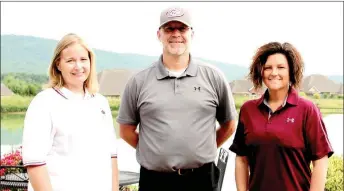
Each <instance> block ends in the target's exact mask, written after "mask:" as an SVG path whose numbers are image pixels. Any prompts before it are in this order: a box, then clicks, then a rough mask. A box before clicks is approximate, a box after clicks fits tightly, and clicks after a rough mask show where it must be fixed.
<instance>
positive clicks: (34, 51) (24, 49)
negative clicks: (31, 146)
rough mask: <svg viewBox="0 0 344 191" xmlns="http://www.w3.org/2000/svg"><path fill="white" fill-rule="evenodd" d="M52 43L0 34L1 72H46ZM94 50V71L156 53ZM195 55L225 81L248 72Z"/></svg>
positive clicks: (134, 66) (144, 62) (143, 63)
mask: <svg viewBox="0 0 344 191" xmlns="http://www.w3.org/2000/svg"><path fill="white" fill-rule="evenodd" d="M56 45H57V41H56V40H52V39H46V38H40V37H34V36H23V35H1V74H5V73H10V72H15V73H31V74H47V71H48V66H49V63H50V61H51V58H52V55H53V52H54V49H55V46H56ZM94 52H95V54H96V63H97V72H101V71H102V70H104V69H129V70H142V69H144V68H146V67H148V66H150V65H151V64H152V63H153V62H155V61H156V60H157V59H158V56H147V55H140V54H129V53H125V54H124V53H116V52H110V51H104V50H100V49H94ZM197 59H200V60H203V61H205V62H208V63H210V64H213V65H214V66H216V67H217V68H219V69H220V70H221V71H223V73H224V74H225V76H226V77H227V79H228V80H229V81H232V80H236V79H243V78H244V77H245V76H246V75H247V74H248V69H247V68H246V67H243V66H239V65H235V64H229V63H225V62H218V61H213V60H209V59H203V58H197ZM330 79H333V80H335V81H337V82H338V81H339V82H343V77H342V76H336V77H333V78H331V77H330ZM340 80H341V81H340Z"/></svg>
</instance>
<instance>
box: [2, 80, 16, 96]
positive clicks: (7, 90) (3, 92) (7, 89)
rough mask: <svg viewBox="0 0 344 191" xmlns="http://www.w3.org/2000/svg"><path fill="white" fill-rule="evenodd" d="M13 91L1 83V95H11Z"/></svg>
mask: <svg viewBox="0 0 344 191" xmlns="http://www.w3.org/2000/svg"><path fill="white" fill-rule="evenodd" d="M12 95H14V93H13V92H12V91H11V90H10V89H9V88H8V87H7V86H6V85H5V84H3V83H1V96H12Z"/></svg>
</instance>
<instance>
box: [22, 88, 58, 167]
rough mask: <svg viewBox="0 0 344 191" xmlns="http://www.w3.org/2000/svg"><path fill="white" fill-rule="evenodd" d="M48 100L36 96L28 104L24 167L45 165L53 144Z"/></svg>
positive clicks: (24, 135) (40, 95)
mask: <svg viewBox="0 0 344 191" xmlns="http://www.w3.org/2000/svg"><path fill="white" fill-rule="evenodd" d="M48 107H49V104H48V100H46V99H44V95H42V94H38V95H37V96H36V97H35V98H34V99H33V100H32V101H31V103H30V105H29V107H28V110H27V111H26V115H25V119H24V129H23V139H22V155H23V156H22V157H23V164H24V166H39V165H44V164H46V159H47V155H48V153H49V151H50V149H51V147H52V143H53V136H54V135H53V128H52V120H51V116H50V111H49V109H48Z"/></svg>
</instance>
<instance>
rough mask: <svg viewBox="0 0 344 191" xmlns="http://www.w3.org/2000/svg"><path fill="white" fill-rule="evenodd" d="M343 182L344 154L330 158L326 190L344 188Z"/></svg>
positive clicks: (333, 190) (335, 190) (331, 190)
mask: <svg viewBox="0 0 344 191" xmlns="http://www.w3.org/2000/svg"><path fill="white" fill-rule="evenodd" d="M343 183H344V182H343V156H332V157H331V158H330V159H329V164H328V170H327V181H326V187H325V190H326V191H339V190H343V188H344V186H343Z"/></svg>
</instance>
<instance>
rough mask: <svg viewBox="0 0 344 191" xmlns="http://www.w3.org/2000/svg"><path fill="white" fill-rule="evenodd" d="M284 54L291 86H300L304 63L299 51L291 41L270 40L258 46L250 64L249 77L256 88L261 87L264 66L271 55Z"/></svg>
mask: <svg viewBox="0 0 344 191" xmlns="http://www.w3.org/2000/svg"><path fill="white" fill-rule="evenodd" d="M276 53H280V54H283V55H284V56H285V57H286V58H287V61H288V65H289V78H290V84H291V86H293V87H295V88H299V87H300V85H301V82H302V78H303V70H304V63H303V60H302V57H301V54H300V53H299V51H298V50H297V49H296V48H295V47H294V46H293V45H292V44H290V43H287V42H286V43H283V44H281V43H279V42H270V43H267V44H265V45H263V46H261V47H259V48H258V50H257V52H256V54H255V55H254V56H253V60H252V63H251V66H250V73H249V74H248V77H249V79H250V80H252V82H253V85H254V88H255V89H260V88H261V87H262V85H263V84H262V83H263V76H262V71H263V67H264V65H265V63H266V61H267V59H268V57H269V56H270V55H273V54H276Z"/></svg>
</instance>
